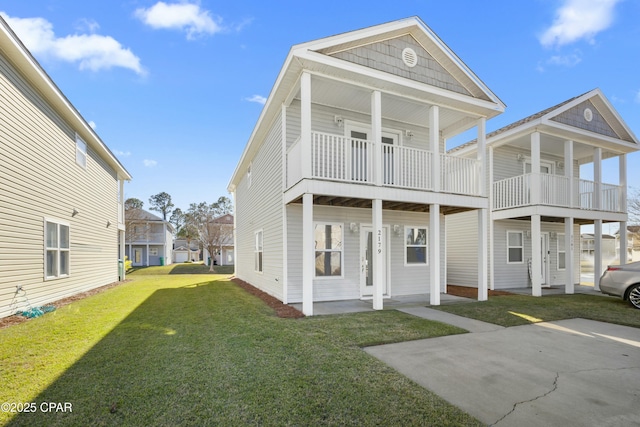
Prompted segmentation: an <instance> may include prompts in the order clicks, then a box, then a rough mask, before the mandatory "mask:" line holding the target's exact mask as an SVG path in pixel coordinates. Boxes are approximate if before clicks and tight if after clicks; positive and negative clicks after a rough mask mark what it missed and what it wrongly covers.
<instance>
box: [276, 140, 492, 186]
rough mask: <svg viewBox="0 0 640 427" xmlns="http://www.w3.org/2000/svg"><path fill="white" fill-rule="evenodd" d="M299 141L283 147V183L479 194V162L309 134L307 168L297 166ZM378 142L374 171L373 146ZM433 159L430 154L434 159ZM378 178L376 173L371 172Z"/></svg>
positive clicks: (420, 150) (403, 147)
mask: <svg viewBox="0 0 640 427" xmlns="http://www.w3.org/2000/svg"><path fill="white" fill-rule="evenodd" d="M301 141H302V140H301V139H300V138H298V139H297V140H296V142H295V143H294V144H293V145H291V147H290V148H289V150H288V151H287V171H286V173H287V186H288V187H290V186H292V185H293V184H295V183H296V182H298V181H300V180H301V179H303V178H312V179H323V180H331V181H339V182H349V183H355V184H365V185H376V183H378V184H377V185H382V186H386V187H397V188H404V189H413V190H422V191H440V192H445V193H452V194H463V195H472V196H480V195H481V188H480V180H479V179H478V177H479V174H480V173H481V172H480V162H479V161H478V160H476V159H468V158H463V157H456V156H449V155H446V154H439V155H437V156H434V153H433V152H431V151H428V150H423V149H418V148H412V147H405V146H400V145H394V144H386V143H383V142H381V143H375V142H372V141H367V140H363V139H357V138H348V137H344V136H340V135H334V134H328V133H321V132H312V133H311V170H310V171H306V170H304V168H303V164H304V162H303V160H304V159H303V158H302V156H303V154H302V153H303V150H302V142H301ZM377 144H380V146H381V147H380V154H381V159H380V162H379V164H380V165H381V166H380V167H379V169H380V171H377V170H376V167H375V164H376V161H375V150H377V149H378V147H377V146H376V145H377ZM434 157H436V158H434ZM378 173H379V174H380V175H381V176H380V177H378V176H377V174H378Z"/></svg>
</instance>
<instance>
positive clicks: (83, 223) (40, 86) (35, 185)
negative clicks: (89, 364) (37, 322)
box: [0, 17, 131, 317]
mask: <svg viewBox="0 0 640 427" xmlns="http://www.w3.org/2000/svg"><path fill="white" fill-rule="evenodd" d="M0 171H2V181H1V182H0V231H1V233H2V241H3V243H2V245H0V317H4V316H8V315H11V314H13V313H15V312H16V311H20V310H24V309H26V307H25V301H26V300H25V299H24V298H22V297H21V296H23V295H24V293H23V292H22V291H24V292H26V295H27V298H28V300H29V302H30V303H31V305H33V306H38V305H43V304H47V303H50V302H53V301H56V300H58V299H61V298H64V297H68V296H71V295H74V294H77V293H79V292H83V291H88V290H90V289H93V288H97V287H99V286H103V285H107V284H110V283H113V282H117V281H118V279H119V268H118V259H119V258H120V257H121V255H122V254H123V253H124V231H125V226H124V210H123V206H124V200H123V195H124V191H123V185H124V181H126V180H130V179H131V175H130V174H129V172H127V170H126V169H125V168H124V167H123V166H122V164H120V162H119V161H118V159H117V158H116V157H115V156H114V154H113V153H112V152H111V151H110V150H109V148H108V147H107V146H106V144H105V143H104V142H103V141H102V140H101V139H100V137H99V136H98V135H97V133H96V132H95V131H94V130H93V129H92V127H91V126H90V125H89V124H88V123H87V121H86V120H85V119H84V118H83V117H82V116H81V115H80V113H79V112H78V111H77V110H76V109H75V107H74V106H73V105H72V104H71V103H70V102H69V100H68V99H67V98H66V97H65V95H64V94H63V93H62V92H61V91H60V89H59V88H58V87H57V86H56V84H55V83H54V82H53V81H52V80H51V78H50V77H49V76H48V75H47V73H46V72H45V71H44V70H43V69H42V67H41V66H40V64H38V62H37V61H36V60H35V58H34V57H33V56H32V55H31V54H30V53H29V51H28V50H27V49H26V48H25V46H24V45H23V44H22V42H21V41H20V40H19V39H18V37H17V36H16V35H15V33H14V32H13V31H12V30H11V28H10V27H9V26H8V24H7V23H6V22H5V21H4V20H3V19H2V18H1V17H0ZM119 242H120V244H119ZM20 290H22V291H20Z"/></svg>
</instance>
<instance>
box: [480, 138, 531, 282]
mask: <svg viewBox="0 0 640 427" xmlns="http://www.w3.org/2000/svg"><path fill="white" fill-rule="evenodd" d="M494 197H495V195H494V194H493V147H489V251H488V253H489V254H491V255H490V256H489V289H491V290H494V289H495V280H494V279H493V275H494V272H495V265H494V263H493V258H494V256H493V251H494V242H493V238H494V236H493V198H494ZM523 256H524V254H523Z"/></svg>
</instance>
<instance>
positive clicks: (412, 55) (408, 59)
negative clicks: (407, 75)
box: [402, 47, 418, 68]
mask: <svg viewBox="0 0 640 427" xmlns="http://www.w3.org/2000/svg"><path fill="white" fill-rule="evenodd" d="M402 62H404V65H406V66H407V67H410V68H413V67H415V66H416V65H417V64H418V55H416V51H415V50H413V49H411V48H410V47H406V48H404V50H403V51H402Z"/></svg>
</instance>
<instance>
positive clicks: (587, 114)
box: [584, 108, 593, 122]
mask: <svg viewBox="0 0 640 427" xmlns="http://www.w3.org/2000/svg"><path fill="white" fill-rule="evenodd" d="M584 119H585V120H586V121H588V122H590V121H591V120H593V111H591V108H585V109H584Z"/></svg>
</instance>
